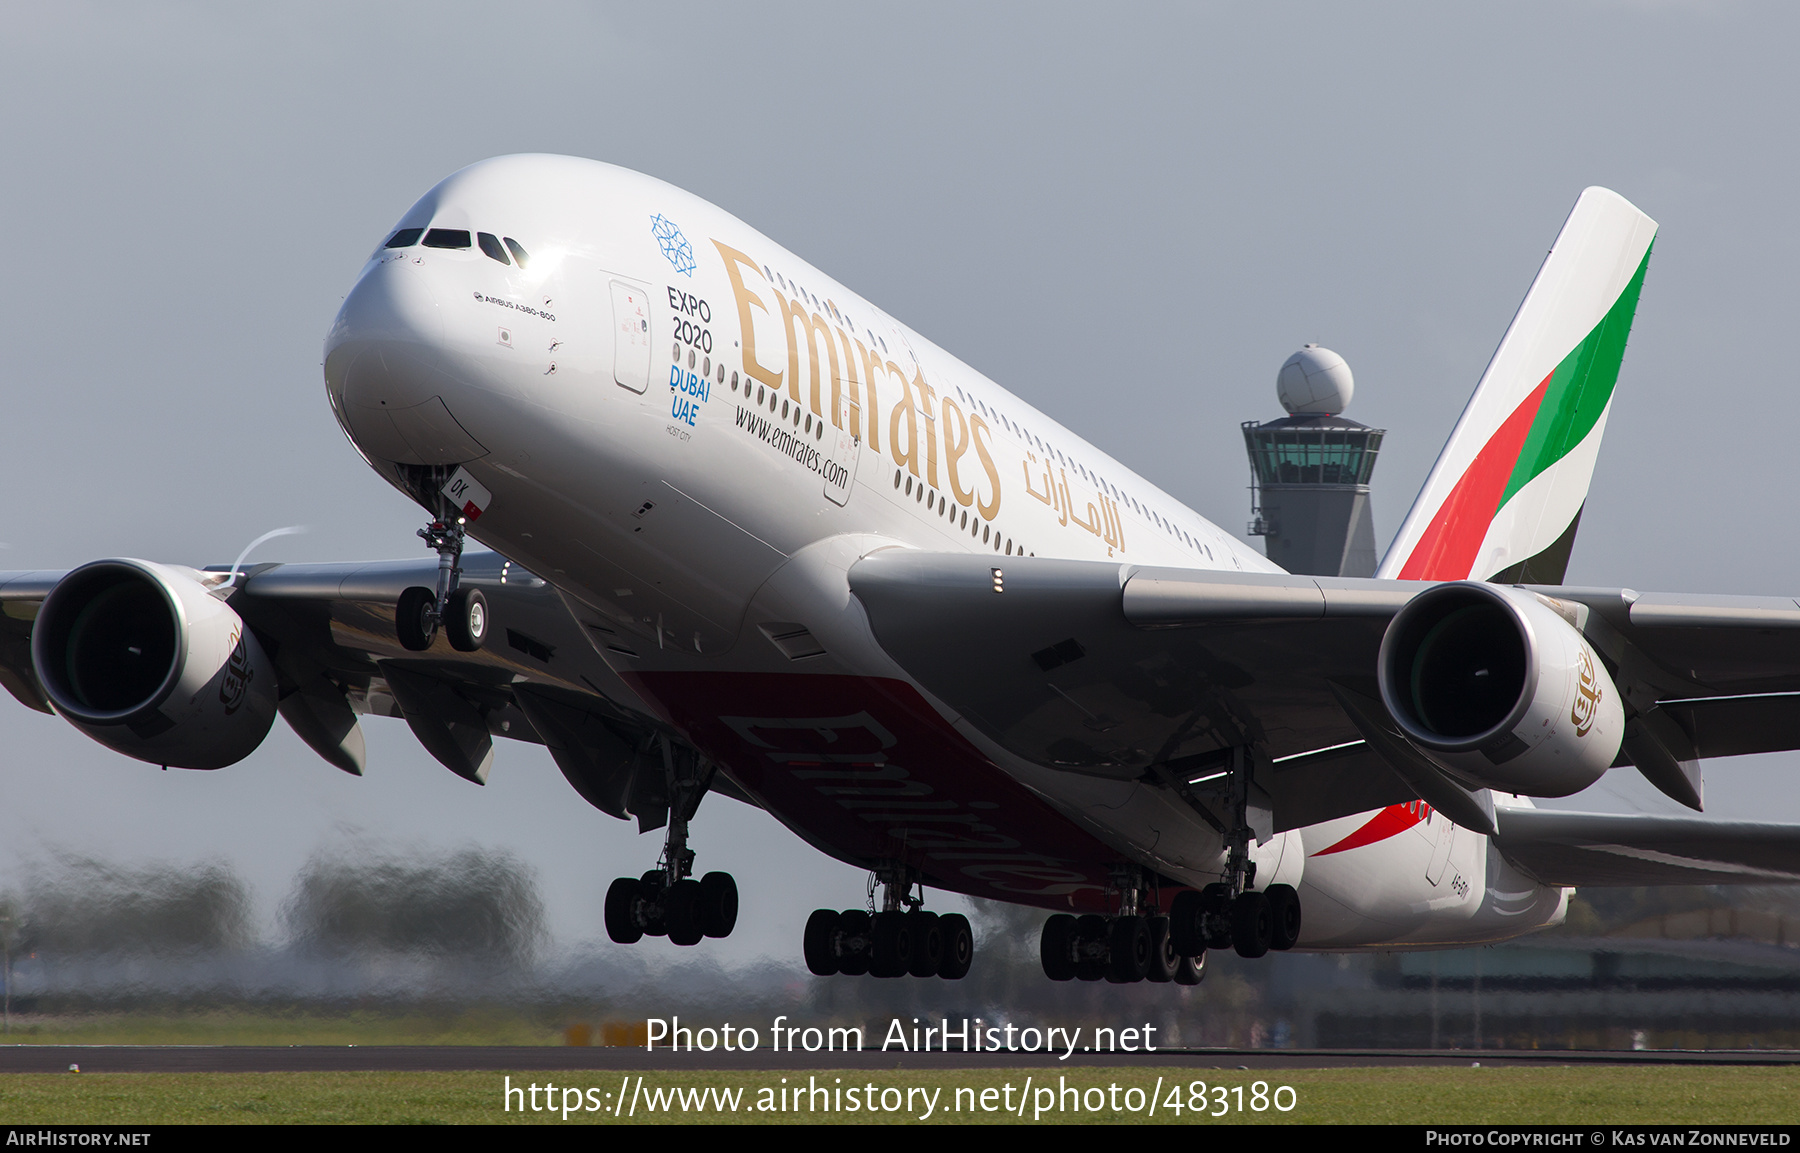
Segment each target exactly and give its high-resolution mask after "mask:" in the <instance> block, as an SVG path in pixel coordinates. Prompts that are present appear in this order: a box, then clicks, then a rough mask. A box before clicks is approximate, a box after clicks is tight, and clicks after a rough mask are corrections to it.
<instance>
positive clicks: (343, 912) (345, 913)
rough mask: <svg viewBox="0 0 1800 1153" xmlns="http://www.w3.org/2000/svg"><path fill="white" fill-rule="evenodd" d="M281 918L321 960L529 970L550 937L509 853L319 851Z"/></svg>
mask: <svg viewBox="0 0 1800 1153" xmlns="http://www.w3.org/2000/svg"><path fill="white" fill-rule="evenodd" d="M283 919H284V920H285V921H286V923H287V927H288V930H289V932H290V933H291V934H292V935H293V937H294V939H295V941H296V942H297V943H299V944H300V945H301V946H302V947H304V948H310V949H315V950H318V951H321V952H325V953H353V952H390V953H404V954H411V955H415V956H428V957H438V958H463V959H468V960H477V961H482V962H485V963H513V964H519V963H529V962H530V961H531V960H532V959H533V958H534V957H535V956H536V955H537V952H538V950H539V949H540V947H541V946H542V945H543V943H544V941H545V939H546V937H547V932H546V929H545V923H544V904H543V901H542V899H540V897H539V896H538V890H537V880H536V877H535V876H534V875H533V873H532V871H531V869H530V868H529V867H527V866H526V865H525V864H524V862H522V861H520V860H519V859H518V858H516V857H514V856H513V855H511V854H510V853H505V852H495V851H491V850H485V849H477V848H467V849H461V850H458V851H455V852H451V853H446V854H442V855H439V856H435V857H432V856H425V857H414V858H411V859H402V858H399V857H393V856H387V855H385V854H380V853H377V852H373V851H360V852H350V853H343V852H334V853H331V854H323V853H321V854H318V855H315V856H314V857H313V858H312V860H311V861H309V862H308V863H307V865H306V867H305V868H304V869H302V870H301V873H300V876H299V878H298V879H297V880H296V882H295V885H294V890H293V893H292V894H291V895H290V896H289V898H288V900H287V902H286V904H285V906H284V908H283Z"/></svg>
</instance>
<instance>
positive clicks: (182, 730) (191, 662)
mask: <svg viewBox="0 0 1800 1153" xmlns="http://www.w3.org/2000/svg"><path fill="white" fill-rule="evenodd" d="M31 660H32V663H33V665H35V666H36V669H37V675H38V680H39V681H40V682H41V683H42V684H43V686H44V691H45V693H46V694H47V695H48V696H49V698H50V703H51V704H53V705H55V706H56V711H57V712H59V713H61V714H62V715H63V716H64V717H66V718H68V720H69V721H70V722H71V723H72V724H74V726H75V727H76V728H78V729H80V730H81V731H82V732H84V733H86V734H87V735H88V736H90V737H93V738H94V739H95V740H96V741H99V742H100V743H101V744H103V745H105V746H106V747H107V748H109V749H113V750H114V751H116V752H121V753H124V754H125V755H126V756H129V757H136V758H137V759H138V760H140V761H149V762H150V763H151V764H156V765H174V766H177V767H179V768H184V769H219V768H224V767H225V766H226V765H229V764H234V763H236V762H237V761H240V760H242V759H243V758H244V757H246V756H248V755H249V754H250V752H251V751H252V750H253V749H255V748H256V746H257V745H259V744H261V743H262V740H263V738H264V737H265V736H267V735H268V732H269V726H270V725H272V724H273V723H274V721H275V700H276V684H275V669H274V666H273V665H272V664H270V662H269V658H268V657H267V656H266V655H265V654H264V653H263V650H262V647H261V646H260V645H258V644H257V643H256V638H255V637H254V636H253V635H251V633H250V630H249V629H247V628H245V627H244V622H243V620H242V619H240V618H239V616H238V615H237V613H236V612H234V611H233V610H232V609H231V607H230V606H229V605H227V604H225V602H224V601H222V600H220V599H219V598H218V597H215V596H214V595H213V594H212V593H211V592H210V591H209V590H208V589H207V587H206V586H205V585H204V584H202V583H201V575H200V574H199V573H198V572H195V571H194V570H193V569H185V568H175V567H171V566H168V565H160V564H152V563H150V562H148V561H141V560H101V561H95V562H93V563H92V564H86V565H83V566H81V567H80V568H78V569H76V570H74V571H73V572H71V573H69V575H67V576H65V577H64V578H63V579H62V580H61V581H60V582H58V584H57V586H56V587H55V588H54V589H52V590H51V591H50V595H49V596H47V597H45V598H44V603H43V606H42V607H41V608H40V609H39V610H38V616H37V621H36V623H35V624H34V625H33V627H32V630H31Z"/></svg>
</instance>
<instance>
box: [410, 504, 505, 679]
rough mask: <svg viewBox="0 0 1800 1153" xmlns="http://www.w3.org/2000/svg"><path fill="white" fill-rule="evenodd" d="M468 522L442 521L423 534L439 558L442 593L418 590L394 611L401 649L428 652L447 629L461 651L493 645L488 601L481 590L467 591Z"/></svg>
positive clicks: (444, 519) (432, 523) (446, 519)
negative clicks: (464, 576)
mask: <svg viewBox="0 0 1800 1153" xmlns="http://www.w3.org/2000/svg"><path fill="white" fill-rule="evenodd" d="M464 535H465V531H464V519H463V518H462V517H456V518H455V519H451V518H448V517H440V518H438V519H436V520H433V521H432V522H431V523H430V524H429V525H426V526H425V527H424V528H422V529H420V530H419V536H420V538H421V539H422V540H424V542H425V543H426V545H427V546H429V547H431V548H433V549H436V550H437V554H438V579H437V589H436V591H435V592H434V591H433V590H431V589H428V588H425V587H423V586H414V587H412V588H409V589H407V590H406V591H405V592H403V593H401V594H400V600H399V603H398V604H396V605H395V607H394V629H395V631H396V632H397V633H399V635H400V644H401V647H403V648H405V649H408V650H409V651H411V652H415V653H422V652H424V651H425V650H426V649H428V648H430V647H431V643H432V642H433V641H435V640H436V639H437V633H438V629H439V627H440V626H441V627H442V628H443V630H444V635H445V636H446V637H448V638H449V640H450V647H451V648H453V649H455V650H457V651H458V652H464V653H472V652H475V651H476V650H477V649H479V648H481V646H482V645H483V644H484V643H486V641H487V634H488V607H487V597H486V596H485V595H483V594H482V591H481V590H480V589H476V588H462V587H460V581H461V578H462V551H463V540H464Z"/></svg>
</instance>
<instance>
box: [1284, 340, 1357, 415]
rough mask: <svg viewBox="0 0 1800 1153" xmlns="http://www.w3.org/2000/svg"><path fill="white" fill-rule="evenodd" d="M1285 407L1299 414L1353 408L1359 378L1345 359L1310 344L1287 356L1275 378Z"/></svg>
mask: <svg viewBox="0 0 1800 1153" xmlns="http://www.w3.org/2000/svg"><path fill="white" fill-rule="evenodd" d="M1275 391H1276V392H1277V393H1278V394H1279V395H1280V396H1281V407H1283V408H1285V409H1287V410H1288V412H1289V413H1292V414H1293V415H1295V416H1336V415H1337V414H1338V413H1340V412H1343V411H1344V410H1345V409H1346V408H1349V407H1350V398H1351V397H1352V396H1354V395H1356V379H1355V378H1354V377H1352V376H1351V375H1350V366H1349V365H1348V364H1345V363H1344V358H1343V357H1341V356H1339V355H1338V354H1337V353H1335V352H1333V351H1331V350H1330V349H1329V348H1320V347H1319V346H1318V345H1316V344H1309V345H1307V346H1306V347H1305V348H1302V349H1301V350H1300V351H1299V352H1296V353H1295V354H1294V355H1292V356H1290V357H1288V358H1287V362H1286V363H1285V364H1283V365H1282V366H1281V374H1280V375H1279V376H1277V377H1276V378H1275Z"/></svg>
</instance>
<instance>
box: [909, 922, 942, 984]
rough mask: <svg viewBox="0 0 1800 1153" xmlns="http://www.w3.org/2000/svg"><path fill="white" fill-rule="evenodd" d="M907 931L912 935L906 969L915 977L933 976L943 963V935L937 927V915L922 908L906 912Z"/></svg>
mask: <svg viewBox="0 0 1800 1153" xmlns="http://www.w3.org/2000/svg"><path fill="white" fill-rule="evenodd" d="M906 920H907V932H908V933H909V934H910V936H911V937H912V951H911V952H910V953H909V954H908V957H907V963H906V971H907V972H908V973H911V974H912V975H913V976H915V977H935V976H937V971H938V966H940V965H942V964H943V963H944V937H943V933H942V931H941V930H940V929H939V928H938V915H937V914H936V913H927V912H926V911H925V910H923V909H918V910H915V911H913V912H911V913H908V914H906Z"/></svg>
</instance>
